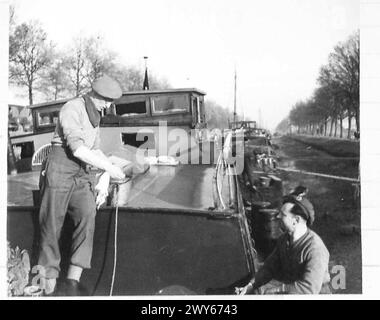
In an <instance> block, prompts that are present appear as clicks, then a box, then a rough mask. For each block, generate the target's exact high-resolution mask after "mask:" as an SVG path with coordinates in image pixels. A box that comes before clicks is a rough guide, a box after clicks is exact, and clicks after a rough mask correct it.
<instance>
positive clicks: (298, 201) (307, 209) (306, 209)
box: [283, 194, 315, 227]
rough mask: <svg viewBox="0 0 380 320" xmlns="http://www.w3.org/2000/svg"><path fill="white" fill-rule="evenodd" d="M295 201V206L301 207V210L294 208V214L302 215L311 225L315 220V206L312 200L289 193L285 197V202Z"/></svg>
mask: <svg viewBox="0 0 380 320" xmlns="http://www.w3.org/2000/svg"><path fill="white" fill-rule="evenodd" d="M287 202H289V203H293V204H294V205H295V206H297V207H298V208H299V210H292V212H293V213H294V214H297V215H300V216H302V217H303V218H304V219H305V220H306V222H307V225H308V226H309V227H310V226H311V225H312V224H313V222H314V220H315V211H314V206H313V205H312V204H311V202H310V201H309V200H308V199H307V198H305V197H297V196H294V195H293V194H289V195H287V196H285V197H284V198H283V203H284V204H285V203H287Z"/></svg>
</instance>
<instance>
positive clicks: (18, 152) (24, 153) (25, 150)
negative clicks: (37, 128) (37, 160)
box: [12, 141, 34, 161]
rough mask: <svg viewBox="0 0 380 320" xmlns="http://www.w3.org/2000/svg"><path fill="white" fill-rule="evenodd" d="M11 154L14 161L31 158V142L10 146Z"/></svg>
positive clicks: (32, 150) (32, 151)
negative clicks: (13, 156) (11, 148)
mask: <svg viewBox="0 0 380 320" xmlns="http://www.w3.org/2000/svg"><path fill="white" fill-rule="evenodd" d="M12 147H13V152H14V155H15V158H16V161H18V160H21V159H25V158H31V157H33V154H34V143H33V141H27V142H21V143H15V144H13V145H12Z"/></svg>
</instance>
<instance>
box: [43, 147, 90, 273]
mask: <svg viewBox="0 0 380 320" xmlns="http://www.w3.org/2000/svg"><path fill="white" fill-rule="evenodd" d="M94 182H95V176H94V175H93V174H91V173H90V172H89V170H88V168H86V165H85V164H84V163H83V162H81V161H80V160H79V159H77V158H75V157H74V156H73V155H72V154H71V151H70V150H69V148H67V147H62V146H60V145H53V148H52V151H51V152H50V153H49V155H48V158H47V160H46V163H45V165H44V168H43V169H42V171H41V176H40V191H41V207H40V213H39V221H40V228H41V238H40V256H39V261H38V264H39V265H41V266H42V267H44V268H45V269H44V271H45V276H46V278H48V279H52V278H57V277H58V276H59V272H60V262H61V254H60V249H59V244H58V241H59V238H60V236H61V231H62V226H63V222H64V220H65V216H66V213H67V214H69V216H70V217H71V219H72V220H73V223H74V232H73V235H72V245H71V260H70V264H71V265H75V266H79V267H82V268H90V265H91V256H92V246H93V237H94V227H95V215H96V205H95V188H94V186H95V185H94Z"/></svg>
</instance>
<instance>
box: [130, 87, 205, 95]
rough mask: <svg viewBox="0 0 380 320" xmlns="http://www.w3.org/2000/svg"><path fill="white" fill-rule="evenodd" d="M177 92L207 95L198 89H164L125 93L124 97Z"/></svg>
mask: <svg viewBox="0 0 380 320" xmlns="http://www.w3.org/2000/svg"><path fill="white" fill-rule="evenodd" d="M177 92H195V93H198V94H200V95H203V96H204V95H206V93H205V92H204V91H201V90H199V89H197V88H179V89H164V90H137V91H125V92H123V96H129V95H138V94H148V95H153V94H161V93H177Z"/></svg>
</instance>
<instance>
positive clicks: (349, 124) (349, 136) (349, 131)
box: [347, 112, 352, 139]
mask: <svg viewBox="0 0 380 320" xmlns="http://www.w3.org/2000/svg"><path fill="white" fill-rule="evenodd" d="M351 119H352V115H351V112H349V113H348V132H347V139H351Z"/></svg>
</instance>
